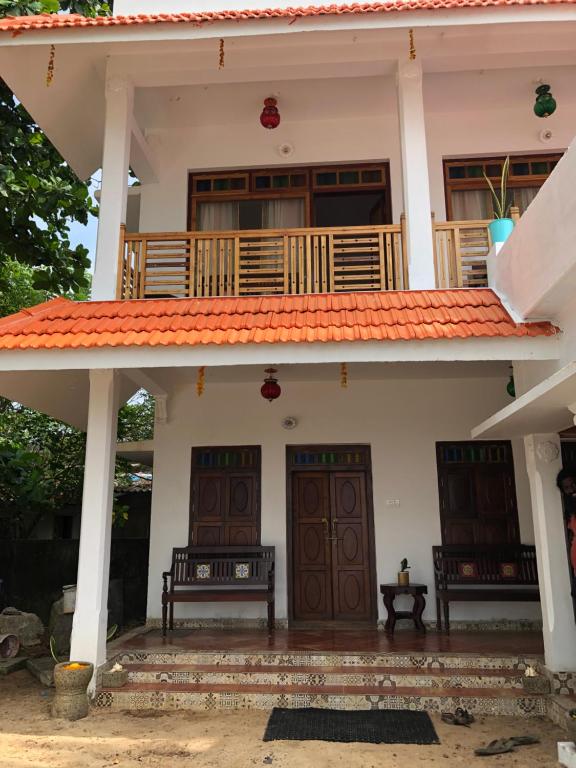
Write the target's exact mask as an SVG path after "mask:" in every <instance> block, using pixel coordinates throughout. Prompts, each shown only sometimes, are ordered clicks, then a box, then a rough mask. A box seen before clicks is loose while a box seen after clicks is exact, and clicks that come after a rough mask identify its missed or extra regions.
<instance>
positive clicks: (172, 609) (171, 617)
mask: <svg viewBox="0 0 576 768" xmlns="http://www.w3.org/2000/svg"><path fill="white" fill-rule="evenodd" d="M168 627H169V629H170V631H172V630H173V629H174V603H170V619H169V623H168Z"/></svg>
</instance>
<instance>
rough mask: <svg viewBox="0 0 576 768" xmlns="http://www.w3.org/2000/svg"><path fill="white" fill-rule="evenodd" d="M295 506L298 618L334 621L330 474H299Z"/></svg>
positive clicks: (295, 479)
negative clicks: (330, 532)
mask: <svg viewBox="0 0 576 768" xmlns="http://www.w3.org/2000/svg"><path fill="white" fill-rule="evenodd" d="M292 499H293V504H294V507H293V509H294V516H293V523H294V536H293V542H294V555H293V573H294V618H296V619H298V620H300V621H312V620H319V619H331V618H332V584H331V567H330V565H331V564H330V542H329V541H328V534H329V530H330V528H329V516H330V478H329V475H328V472H295V473H294V474H293V475H292Z"/></svg>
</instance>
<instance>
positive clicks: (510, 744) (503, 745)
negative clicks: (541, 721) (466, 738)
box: [474, 736, 540, 757]
mask: <svg viewBox="0 0 576 768" xmlns="http://www.w3.org/2000/svg"><path fill="white" fill-rule="evenodd" d="M528 744H540V739H538V738H536V736H511V737H510V738H509V739H494V741H491V742H490V744H487V745H486V746H485V747H479V748H478V749H475V750H474V754H475V755H478V756H479V757H487V756H490V755H503V754H504V753H505V752H516V747H524V746H527V745H528Z"/></svg>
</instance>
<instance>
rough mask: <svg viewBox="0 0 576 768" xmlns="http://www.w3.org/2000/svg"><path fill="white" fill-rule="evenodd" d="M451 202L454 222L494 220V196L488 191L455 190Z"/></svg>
mask: <svg viewBox="0 0 576 768" xmlns="http://www.w3.org/2000/svg"><path fill="white" fill-rule="evenodd" d="M451 202H452V220H453V221H471V220H475V219H491V218H493V215H494V214H493V211H494V207H493V205H492V196H491V195H490V191H489V190H487V189H486V190H484V189H461V190H454V191H453V192H452V193H451Z"/></svg>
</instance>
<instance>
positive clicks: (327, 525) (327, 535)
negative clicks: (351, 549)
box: [322, 517, 330, 541]
mask: <svg viewBox="0 0 576 768" xmlns="http://www.w3.org/2000/svg"><path fill="white" fill-rule="evenodd" d="M322 525H323V526H324V538H325V539H326V541H330V523H329V522H328V518H327V517H323V518H322Z"/></svg>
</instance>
